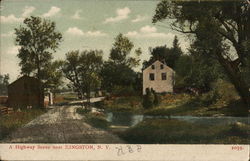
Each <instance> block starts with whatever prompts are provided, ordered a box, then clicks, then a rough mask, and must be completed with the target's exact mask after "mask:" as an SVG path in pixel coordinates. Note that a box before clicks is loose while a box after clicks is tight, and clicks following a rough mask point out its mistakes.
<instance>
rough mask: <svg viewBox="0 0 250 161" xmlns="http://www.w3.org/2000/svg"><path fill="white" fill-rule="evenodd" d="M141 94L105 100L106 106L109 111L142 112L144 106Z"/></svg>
mask: <svg viewBox="0 0 250 161" xmlns="http://www.w3.org/2000/svg"><path fill="white" fill-rule="evenodd" d="M141 102H142V98H141V97H140V96H127V97H113V98H111V99H109V100H105V101H104V108H105V109H106V110H108V111H117V112H134V113H140V112H141V111H142V110H143V108H142V105H141Z"/></svg>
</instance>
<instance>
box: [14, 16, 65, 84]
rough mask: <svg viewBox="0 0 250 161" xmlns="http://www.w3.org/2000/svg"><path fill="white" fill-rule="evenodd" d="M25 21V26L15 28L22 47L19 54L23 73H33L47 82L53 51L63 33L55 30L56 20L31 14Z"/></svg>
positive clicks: (18, 41)
mask: <svg viewBox="0 0 250 161" xmlns="http://www.w3.org/2000/svg"><path fill="white" fill-rule="evenodd" d="M23 23H24V24H25V26H20V27H19V28H16V29H15V34H16V39H15V42H16V45H19V46H20V47H21V48H20V49H19V53H18V55H17V56H18V58H19V59H20V63H19V65H20V66H21V73H22V74H24V75H33V76H35V77H37V78H38V79H39V80H40V81H45V82H46V80H47V79H48V78H49V75H48V73H47V72H48V66H50V65H51V61H52V58H53V57H52V53H53V52H55V51H56V49H57V48H58V46H59V44H60V42H61V41H62V34H61V33H59V32H57V31H55V30H56V25H55V22H51V21H49V20H46V19H42V18H40V17H33V16H31V17H30V18H26V19H25V20H24V21H23ZM52 66H53V65H52ZM50 72H51V71H50Z"/></svg>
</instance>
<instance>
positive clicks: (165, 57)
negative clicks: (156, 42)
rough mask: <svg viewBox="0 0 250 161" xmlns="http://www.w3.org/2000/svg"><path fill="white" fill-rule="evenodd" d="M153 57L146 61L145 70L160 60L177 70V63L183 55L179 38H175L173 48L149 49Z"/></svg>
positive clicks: (158, 47) (159, 47)
mask: <svg viewBox="0 0 250 161" xmlns="http://www.w3.org/2000/svg"><path fill="white" fill-rule="evenodd" d="M149 51H150V54H151V57H150V59H149V60H148V61H144V63H143V68H146V67H148V66H149V65H150V64H152V63H153V62H155V61H156V60H160V61H162V62H164V63H166V64H167V65H168V66H169V67H171V68H173V69H175V64H176V61H177V60H178V59H179V57H180V56H181V55H182V54H183V52H182V50H181V48H180V46H179V40H178V38H177V36H175V37H174V40H173V47H171V48H168V47H167V46H166V45H165V46H157V47H155V48H153V49H152V48H149Z"/></svg>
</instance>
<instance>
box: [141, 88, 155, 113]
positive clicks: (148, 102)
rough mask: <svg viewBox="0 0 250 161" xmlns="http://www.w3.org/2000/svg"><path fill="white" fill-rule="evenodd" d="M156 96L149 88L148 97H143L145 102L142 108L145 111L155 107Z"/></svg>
mask: <svg viewBox="0 0 250 161" xmlns="http://www.w3.org/2000/svg"><path fill="white" fill-rule="evenodd" d="M154 99H155V98H154V94H153V93H152V91H151V90H150V89H149V88H147V89H146V95H144V96H143V102H142V106H143V107H144V108H145V109H149V108H152V107H153V106H154Z"/></svg>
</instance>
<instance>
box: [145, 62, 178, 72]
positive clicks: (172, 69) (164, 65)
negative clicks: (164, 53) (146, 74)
mask: <svg viewBox="0 0 250 161" xmlns="http://www.w3.org/2000/svg"><path fill="white" fill-rule="evenodd" d="M157 62H159V63H160V64H162V65H164V66H165V67H167V68H168V69H170V70H172V71H173V72H174V70H173V69H172V68H170V67H169V66H167V65H166V64H165V63H163V62H162V61H160V60H156V61H154V62H153V63H151V64H150V65H148V66H147V67H146V68H145V69H143V71H144V70H146V69H148V68H150V67H151V65H153V64H155V63H157Z"/></svg>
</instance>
